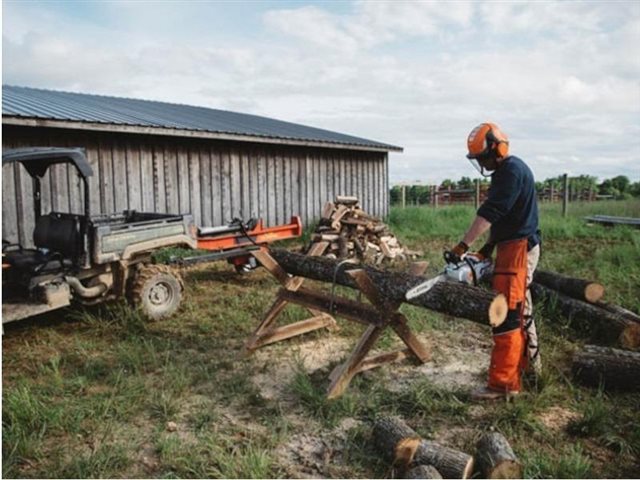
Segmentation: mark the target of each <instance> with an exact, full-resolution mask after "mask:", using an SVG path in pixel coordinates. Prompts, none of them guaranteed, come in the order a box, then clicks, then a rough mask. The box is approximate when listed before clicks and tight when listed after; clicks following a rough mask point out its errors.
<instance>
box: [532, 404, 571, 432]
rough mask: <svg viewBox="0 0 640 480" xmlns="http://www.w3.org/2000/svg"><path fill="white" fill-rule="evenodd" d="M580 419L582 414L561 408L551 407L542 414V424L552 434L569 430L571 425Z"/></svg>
mask: <svg viewBox="0 0 640 480" xmlns="http://www.w3.org/2000/svg"><path fill="white" fill-rule="evenodd" d="M578 418H580V414H579V413H577V412H574V411H573V410H569V409H567V408H564V407H560V406H553V407H550V408H549V409H548V410H546V411H544V412H542V413H540V422H542V424H543V425H544V426H545V427H547V428H548V429H549V430H550V431H552V432H560V431H563V430H565V429H566V428H567V426H568V425H569V423H571V422H572V421H573V420H577V419H578Z"/></svg>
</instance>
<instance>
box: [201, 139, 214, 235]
mask: <svg viewBox="0 0 640 480" xmlns="http://www.w3.org/2000/svg"><path fill="white" fill-rule="evenodd" d="M198 157H199V162H200V180H199V181H200V210H201V212H202V223H201V226H203V227H211V226H213V225H214V223H213V211H212V205H213V200H212V197H213V189H212V186H211V151H210V150H209V149H208V148H207V147H206V146H205V145H204V144H202V145H200V147H199V155H198Z"/></svg>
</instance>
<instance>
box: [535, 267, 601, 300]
mask: <svg viewBox="0 0 640 480" xmlns="http://www.w3.org/2000/svg"><path fill="white" fill-rule="evenodd" d="M533 281H534V282H536V283H539V284H541V285H544V286H545V287H547V288H550V289H552V290H557V291H558V292H560V293H563V294H564V295H568V296H569V297H571V298H575V299H577V300H582V301H586V302H589V303H595V302H598V301H599V300H600V299H602V296H603V295H604V287H603V286H602V285H601V284H600V283H598V282H594V281H591V280H583V279H581V278H573V277H567V276H565V275H561V274H559V273H555V272H546V271H544V270H536V271H535V273H534V275H533Z"/></svg>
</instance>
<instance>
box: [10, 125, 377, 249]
mask: <svg viewBox="0 0 640 480" xmlns="http://www.w3.org/2000/svg"><path fill="white" fill-rule="evenodd" d="M26 146H66V147H78V146H79V147H84V148H85V149H86V151H87V158H88V160H89V163H90V164H91V166H92V168H93V172H94V175H93V177H91V178H90V185H91V211H92V213H112V212H117V211H121V210H125V209H136V210H144V211H155V212H162V213H165V212H169V213H187V212H190V213H192V214H193V215H194V218H195V220H196V223H197V224H198V225H201V226H215V225H221V224H223V223H225V222H228V221H230V220H231V219H232V218H233V217H238V216H241V217H242V218H245V219H248V218H249V217H251V216H256V217H262V218H263V219H264V221H265V223H266V224H267V225H276V224H279V223H284V222H288V221H289V219H290V218H291V216H292V215H300V216H301V217H302V220H303V223H304V225H309V224H311V223H312V222H313V221H314V220H316V219H317V218H318V217H319V215H320V212H321V209H322V206H323V205H324V203H325V202H326V201H328V200H332V199H333V198H335V196H336V195H354V196H357V197H359V198H360V199H361V202H362V205H363V207H364V208H365V210H366V211H368V212H370V213H371V214H372V215H378V216H386V215H387V213H388V161H387V154H386V153H380V152H364V151H351V150H338V149H320V148H309V147H291V146H286V145H266V144H265V145H262V144H250V143H234V142H222V141H212V140H200V139H188V138H174V137H160V136H152V135H135V134H115V133H104V132H88V131H80V130H63V129H47V128H34V127H16V126H9V125H6V126H4V128H3V148H16V147H26ZM2 194H3V202H2V238H3V239H5V240H8V241H10V242H18V241H19V242H20V243H21V244H22V245H31V243H32V242H31V240H32V239H31V235H32V232H33V223H34V214H33V200H32V185H31V177H29V175H28V174H27V173H26V171H24V170H23V169H22V167H19V168H16V166H15V165H14V166H11V165H8V166H6V167H3V169H2ZM42 207H43V212H45V213H46V212H49V211H52V210H55V211H62V212H66V211H72V212H76V213H82V212H83V208H84V207H83V194H82V185H81V182H80V181H79V179H78V178H77V176H76V175H75V170H74V169H73V168H71V169H69V168H67V167H66V166H63V165H59V166H55V167H53V168H51V169H50V171H49V172H48V173H47V175H46V176H45V178H44V179H43V182H42Z"/></svg>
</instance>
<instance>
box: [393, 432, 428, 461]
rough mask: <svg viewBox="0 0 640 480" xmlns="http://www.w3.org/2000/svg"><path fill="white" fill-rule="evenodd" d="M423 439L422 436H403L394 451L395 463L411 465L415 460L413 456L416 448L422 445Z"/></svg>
mask: <svg viewBox="0 0 640 480" xmlns="http://www.w3.org/2000/svg"><path fill="white" fill-rule="evenodd" d="M421 441H422V439H421V438H420V437H411V438H403V439H402V440H400V441H399V442H398V443H397V444H396V447H395V451H394V452H393V463H394V465H399V466H401V467H403V468H406V467H408V466H409V464H410V463H411V462H413V457H414V456H415V454H416V450H418V447H419V446H420V442H421Z"/></svg>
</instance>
